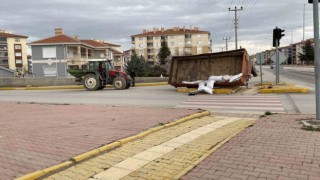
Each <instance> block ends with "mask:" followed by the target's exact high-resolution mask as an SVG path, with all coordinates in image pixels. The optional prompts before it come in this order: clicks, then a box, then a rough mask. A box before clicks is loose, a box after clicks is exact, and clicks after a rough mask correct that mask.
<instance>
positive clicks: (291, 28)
mask: <svg viewBox="0 0 320 180" xmlns="http://www.w3.org/2000/svg"><path fill="white" fill-rule="evenodd" d="M300 27H301V26H297V27H283V28H284V29H289V30H290V32H291V64H292V65H293V30H295V29H297V28H300Z"/></svg>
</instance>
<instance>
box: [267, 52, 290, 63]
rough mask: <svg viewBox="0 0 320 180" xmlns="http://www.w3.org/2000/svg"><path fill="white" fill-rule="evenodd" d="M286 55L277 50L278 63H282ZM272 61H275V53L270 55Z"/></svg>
mask: <svg viewBox="0 0 320 180" xmlns="http://www.w3.org/2000/svg"><path fill="white" fill-rule="evenodd" d="M286 59H287V57H286V55H284V54H283V52H279V64H282V63H284V62H285V61H286ZM271 60H272V62H274V63H275V62H276V54H274V55H273V56H272V57H271Z"/></svg>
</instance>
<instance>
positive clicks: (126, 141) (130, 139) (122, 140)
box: [118, 135, 138, 145]
mask: <svg viewBox="0 0 320 180" xmlns="http://www.w3.org/2000/svg"><path fill="white" fill-rule="evenodd" d="M136 139H138V137H137V136H136V135H134V136H131V137H127V138H124V139H121V140H119V141H118V142H120V143H121V145H123V144H126V143H128V142H130V141H133V140H136Z"/></svg>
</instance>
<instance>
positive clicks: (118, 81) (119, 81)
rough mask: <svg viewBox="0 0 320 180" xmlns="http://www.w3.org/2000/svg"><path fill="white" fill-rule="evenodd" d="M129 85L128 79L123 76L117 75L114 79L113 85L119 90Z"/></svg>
mask: <svg viewBox="0 0 320 180" xmlns="http://www.w3.org/2000/svg"><path fill="white" fill-rule="evenodd" d="M126 86H127V83H126V80H125V79H124V78H122V77H116V78H114V80H113V87H114V88H115V89H117V90H122V89H125V88H126Z"/></svg>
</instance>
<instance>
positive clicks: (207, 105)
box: [176, 95, 285, 114]
mask: <svg viewBox="0 0 320 180" xmlns="http://www.w3.org/2000/svg"><path fill="white" fill-rule="evenodd" d="M176 108H188V109H206V110H209V111H212V112H219V113H248V114H262V113H265V112H267V111H269V112H272V113H285V109H284V107H283V105H282V103H281V101H280V99H279V98H278V97H277V96H269V95H196V96H194V97H190V98H189V99H188V100H187V101H185V102H182V103H181V104H179V105H177V106H176Z"/></svg>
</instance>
